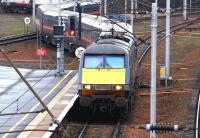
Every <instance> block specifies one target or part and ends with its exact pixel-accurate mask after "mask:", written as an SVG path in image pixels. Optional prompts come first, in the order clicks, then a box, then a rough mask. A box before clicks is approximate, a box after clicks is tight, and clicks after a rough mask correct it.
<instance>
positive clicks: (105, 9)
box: [104, 0, 107, 16]
mask: <svg viewBox="0 0 200 138" xmlns="http://www.w3.org/2000/svg"><path fill="white" fill-rule="evenodd" d="M104 15H105V16H106V15H107V0H104Z"/></svg>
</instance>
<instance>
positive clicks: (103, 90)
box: [78, 35, 137, 113]
mask: <svg viewBox="0 0 200 138" xmlns="http://www.w3.org/2000/svg"><path fill="white" fill-rule="evenodd" d="M135 42H136V41H135V39H134V38H133V37H131V36H128V35H114V36H113V35H106V36H103V37H101V38H100V39H99V40H97V41H96V42H94V43H93V44H91V45H89V46H88V47H87V49H86V50H85V51H84V53H83V54H82V56H81V59H80V67H79V81H78V84H79V85H78V93H79V96H80V99H79V104H80V105H81V106H82V107H86V108H89V109H92V110H93V112H95V111H96V110H99V109H100V110H101V111H103V110H106V111H109V112H110V113H113V112H115V111H117V112H119V111H120V112H127V111H130V109H131V104H132V98H133V92H134V84H135V78H136V72H135V68H136V66H135V64H136V55H137V54H136V53H137V48H136V43H135Z"/></svg>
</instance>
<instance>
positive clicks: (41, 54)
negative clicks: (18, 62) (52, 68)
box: [40, 47, 42, 69]
mask: <svg viewBox="0 0 200 138" xmlns="http://www.w3.org/2000/svg"><path fill="white" fill-rule="evenodd" d="M40 69H42V47H41V48H40Z"/></svg>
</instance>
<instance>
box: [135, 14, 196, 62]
mask: <svg viewBox="0 0 200 138" xmlns="http://www.w3.org/2000/svg"><path fill="white" fill-rule="evenodd" d="M199 22H200V18H197V19H194V20H190V21H186V22H182V23H179V24H176V25H173V26H171V27H170V29H171V31H170V34H171V35H172V34H175V33H176V32H178V31H180V30H182V29H184V28H186V27H188V26H190V25H193V24H195V23H199ZM165 30H166V29H161V30H160V31H158V32H157V35H158V38H157V40H158V42H160V41H161V40H163V39H164V38H165V33H164V32H165ZM150 38H151V35H149V36H147V37H145V38H144V39H143V40H141V39H139V40H140V42H138V43H137V46H140V45H141V44H142V43H144V44H145V46H144V47H143V48H140V50H139V60H138V65H140V64H141V63H142V61H143V59H144V57H145V56H146V53H147V52H148V51H149V50H150V48H151V45H150Z"/></svg>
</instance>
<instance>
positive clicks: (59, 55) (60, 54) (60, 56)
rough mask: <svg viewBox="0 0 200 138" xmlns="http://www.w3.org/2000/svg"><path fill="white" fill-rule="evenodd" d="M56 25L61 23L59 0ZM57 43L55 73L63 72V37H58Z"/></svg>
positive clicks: (60, 73) (58, 74)
mask: <svg viewBox="0 0 200 138" xmlns="http://www.w3.org/2000/svg"><path fill="white" fill-rule="evenodd" d="M58 2H59V4H58V6H59V7H58V25H62V21H61V20H62V18H61V0H59V1H58ZM58 43H59V45H57V68H56V75H57V76H60V75H62V74H64V38H60V40H59V42H58Z"/></svg>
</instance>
